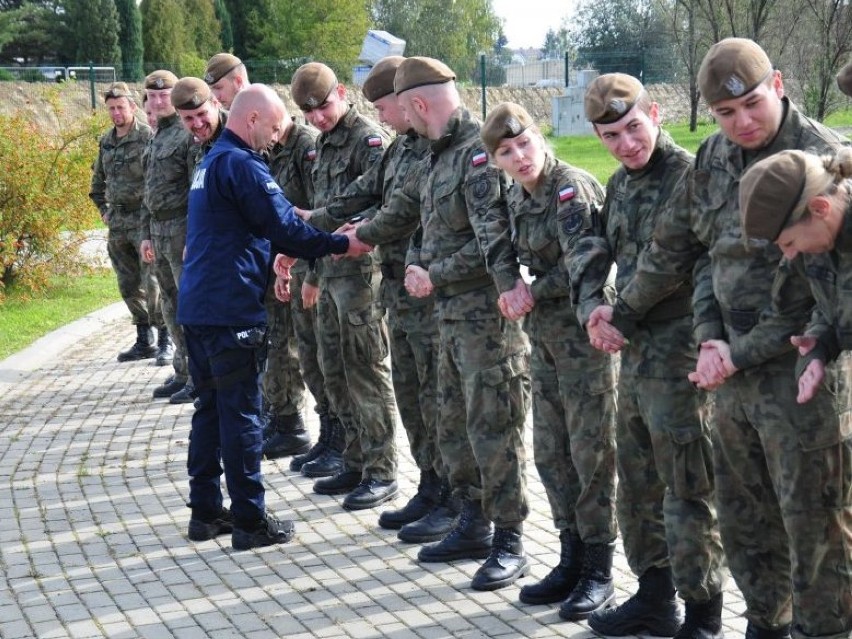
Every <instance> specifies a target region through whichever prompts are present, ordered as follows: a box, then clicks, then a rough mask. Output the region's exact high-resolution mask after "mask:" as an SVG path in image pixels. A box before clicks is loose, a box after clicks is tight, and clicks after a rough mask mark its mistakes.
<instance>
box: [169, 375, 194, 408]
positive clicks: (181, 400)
mask: <svg viewBox="0 0 852 639" xmlns="http://www.w3.org/2000/svg"><path fill="white" fill-rule="evenodd" d="M194 402H195V384H193V383H192V378H191V377H190V378H189V379H187V380H186V384H184V385H183V388H181V389H180V390H178V391H176V392H174V393H172V395H171V396H170V397H169V403H170V404H192V403H194Z"/></svg>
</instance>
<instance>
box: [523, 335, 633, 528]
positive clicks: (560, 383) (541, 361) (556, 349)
mask: <svg viewBox="0 0 852 639" xmlns="http://www.w3.org/2000/svg"><path fill="white" fill-rule="evenodd" d="M572 341H574V340H573V339H569V340H565V339H561V340H558V339H557V340H544V339H537V338H534V337H532V338H531V339H530V343H531V345H532V357H531V368H532V415H533V450H534V452H535V465H536V468H537V469H538V474H539V476H540V477H541V483H542V484H543V485H544V489H545V492H546V493H547V499H548V501H549V502H550V510H551V513H552V514H553V522H554V524H555V525H556V528H557V530H566V529H567V530H571V531H572V532H575V533H577V534H579V536H580V538H581V539H582V540H583V541H584V542H586V543H588V544H605V543H610V542H612V541H615V537H616V535H617V534H618V529H617V527H616V523H615V368H614V364H613V362H612V358H611V357H609V356H608V355H604V354H602V353H599V352H597V351H595V352H592V353H584V352H581V353H577V352H574V351H575V345H574V344H571V343H570V342H572ZM581 348H582V350H584V351H585V350H586V348H588V349H591V346H590V345H589V343H588V340H586V341H585V345H584V346H582V347H581Z"/></svg>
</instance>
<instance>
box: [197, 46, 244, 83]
mask: <svg viewBox="0 0 852 639" xmlns="http://www.w3.org/2000/svg"><path fill="white" fill-rule="evenodd" d="M242 63H243V61H242V60H240V59H239V58H238V57H237V56H235V55H231V54H230V53H217V54H216V55H214V56H213V57H212V58H210V60H208V62H207V69H206V70H205V71H204V81H205V82H206V83H207V84H216V83H217V82H218V81H219V80H221V79H222V78H224V77H225V76H226V75H228V74H229V73H230V72H231V71H233V70H234V69H236V68H237V67H238V66H240V65H241V64H242Z"/></svg>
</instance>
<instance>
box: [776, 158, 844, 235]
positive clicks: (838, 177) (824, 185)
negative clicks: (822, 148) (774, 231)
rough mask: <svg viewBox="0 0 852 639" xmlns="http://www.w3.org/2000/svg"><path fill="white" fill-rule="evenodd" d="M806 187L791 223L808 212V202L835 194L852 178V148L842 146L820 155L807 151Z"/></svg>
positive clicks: (797, 203)
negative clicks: (845, 181) (827, 153)
mask: <svg viewBox="0 0 852 639" xmlns="http://www.w3.org/2000/svg"><path fill="white" fill-rule="evenodd" d="M804 155H805V158H806V168H805V175H804V179H805V187H804V188H803V189H802V195H801V196H800V197H799V201H798V202H796V206H795V207H794V208H793V211H794V213H793V215H791V216H790V223H793V222H795V221H797V220H800V219H802V218H803V217H805V215H806V214H807V212H808V202H810V200H811V198H814V197H816V196H818V195H834V194H835V193H836V192H837V189H838V187H839V186H840V185H841V184H842V183H843V181H844V180H848V179H850V178H852V148H849V147H845V146H844V147H841V148H840V149H839V150H838V151H837V153H835V154H834V155H823V156H818V155H814V154H812V153H805V154H804Z"/></svg>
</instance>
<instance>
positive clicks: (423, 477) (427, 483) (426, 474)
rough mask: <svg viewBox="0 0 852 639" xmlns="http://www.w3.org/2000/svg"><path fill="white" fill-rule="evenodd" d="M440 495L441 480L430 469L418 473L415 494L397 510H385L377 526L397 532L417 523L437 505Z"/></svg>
mask: <svg viewBox="0 0 852 639" xmlns="http://www.w3.org/2000/svg"><path fill="white" fill-rule="evenodd" d="M440 495H441V478H440V477H438V473H436V472H435V471H434V470H432V469H431V468H430V469H429V470H421V471H420V484H419V485H418V486H417V492H416V493H414V496H413V497H412V498H411V499H409V500H408V503H407V504H405V506H403V507H402V508H400V509H399V510H386V511H385V512H383V513H382V514H381V515H380V516H379V526H381V527H382V528H387V529H389V530H398V529H400V528H402V527H403V526H404V525H405V524H410V523H411V522H412V521H417V520H418V519H420V518H421V517H423V516H424V515H426V514H427V513H428V512H429V511H430V510H432V509H433V508H434V507H435V506H436V505H437V504H438V499H439V498H440Z"/></svg>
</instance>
